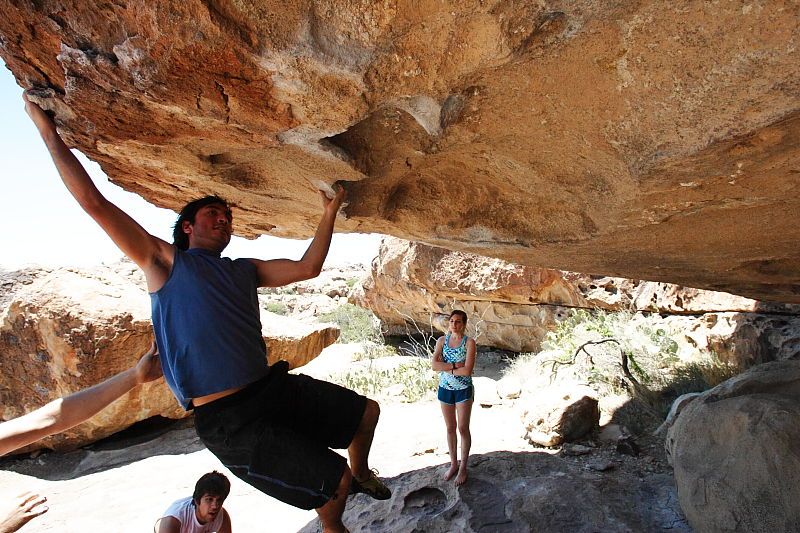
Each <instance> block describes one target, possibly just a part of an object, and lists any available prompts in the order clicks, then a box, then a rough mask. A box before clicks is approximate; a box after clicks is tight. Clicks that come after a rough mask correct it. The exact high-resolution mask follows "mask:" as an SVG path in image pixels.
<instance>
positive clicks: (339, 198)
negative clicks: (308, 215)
mask: <svg viewBox="0 0 800 533" xmlns="http://www.w3.org/2000/svg"><path fill="white" fill-rule="evenodd" d="M333 190H334V191H336V195H335V196H334V197H333V198H328V195H327V194H326V193H325V191H322V190H320V191H319V195H320V197H321V198H322V208H323V209H324V210H325V212H326V213H330V212H331V211H333V213H334V214H336V213H337V212H338V211H339V208H340V207H341V206H342V202H344V199H345V198H346V197H347V191H345V190H344V187H342V186H341V185H337V184H334V185H333Z"/></svg>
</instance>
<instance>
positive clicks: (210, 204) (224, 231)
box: [172, 196, 233, 252]
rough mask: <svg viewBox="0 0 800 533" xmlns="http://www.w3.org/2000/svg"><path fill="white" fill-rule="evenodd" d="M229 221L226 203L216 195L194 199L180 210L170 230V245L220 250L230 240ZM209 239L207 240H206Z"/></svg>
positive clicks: (228, 209) (231, 217) (231, 220)
mask: <svg viewBox="0 0 800 533" xmlns="http://www.w3.org/2000/svg"><path fill="white" fill-rule="evenodd" d="M198 219H201V220H198ZM232 222H233V215H232V214H231V209H230V207H229V206H228V202H226V201H225V200H223V199H222V198H220V197H219V196H205V197H203V198H198V199H197V200H193V201H191V202H189V203H188V204H186V205H185V206H184V207H183V209H181V213H180V215H179V216H178V220H177V221H176V222H175V227H174V228H173V229H172V239H173V244H175V246H177V247H178V249H180V250H188V249H189V248H190V247H192V245H199V246H200V247H203V248H205V247H211V248H214V249H217V248H219V249H218V250H217V251H220V252H221V251H222V250H223V249H224V248H225V246H227V245H228V242H230V235H231V224H232ZM214 232H217V233H216V234H214ZM226 235H227V237H226ZM209 239H210V241H211V242H208V241H209ZM220 246H221V247H220Z"/></svg>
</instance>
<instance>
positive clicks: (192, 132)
mask: <svg viewBox="0 0 800 533" xmlns="http://www.w3.org/2000/svg"><path fill="white" fill-rule="evenodd" d="M0 9H1V10H2V13H3V17H2V18H0V56H2V58H3V60H4V61H5V63H6V65H8V68H9V69H10V70H11V71H12V72H13V73H14V75H15V76H16V78H17V80H18V82H19V83H20V85H22V86H24V87H26V88H35V89H36V91H35V93H34V98H35V99H36V101H38V102H40V103H41V104H42V105H43V106H44V107H46V108H47V109H50V110H52V111H54V112H55V114H56V117H57V120H58V122H59V124H60V126H61V130H62V131H63V133H64V135H65V136H66V138H67V139H68V141H69V142H70V144H72V145H73V146H75V147H77V148H79V149H80V150H82V151H83V152H84V153H86V154H87V155H88V156H89V157H90V158H91V159H93V160H96V161H98V162H99V163H100V165H101V166H102V168H103V170H104V171H105V172H106V173H107V174H108V175H109V176H110V177H111V179H112V180H113V181H115V182H116V183H119V184H120V185H121V186H123V187H124V188H126V189H128V190H130V191H133V192H135V193H138V194H141V195H142V196H144V197H145V198H146V199H148V200H149V201H151V202H153V203H155V204H157V205H159V206H162V207H169V208H172V209H175V208H177V207H179V206H180V205H181V204H182V203H184V202H185V201H186V200H187V199H189V198H191V197H193V196H198V195H199V194H205V193H208V192H215V193H219V194H222V195H224V196H227V197H229V198H230V199H231V200H232V202H233V203H234V205H235V206H236V208H235V209H234V212H235V218H236V220H237V232H238V233H239V234H242V235H247V236H253V235H257V234H262V233H271V234H274V235H278V236H293V237H301V236H302V237H306V236H309V235H311V234H312V233H313V230H314V227H315V225H316V221H317V220H318V217H319V205H318V199H317V197H316V193H315V191H314V189H315V188H317V187H327V185H328V184H330V183H331V182H332V181H333V180H335V179H342V180H345V181H346V182H348V185H347V189H348V191H349V206H348V207H347V208H346V209H345V213H346V217H347V220H342V221H340V223H339V225H338V229H339V230H342V231H360V232H378V233H385V234H391V235H396V236H399V237H404V238H407V239H411V240H415V241H426V242H428V243H430V244H434V245H438V246H445V247H449V248H452V249H459V250H463V251H469V252H473V253H477V254H480V255H484V256H494V257H501V258H503V259H505V260H508V261H512V262H515V263H519V264H529V265H538V266H546V267H549V268H559V269H569V270H572V271H578V272H594V273H602V274H606V275H613V276H624V277H627V278H631V279H649V280H658V281H668V282H673V283H679V284H681V285H686V286H693V287H704V288H709V289H713V290H724V291H728V292H733V293H737V294H745V295H748V296H750V297H753V298H758V299H762V300H766V299H770V300H777V301H792V302H795V303H800V290H799V287H800V278H799V277H798V271H797V264H798V263H800V250H798V247H797V246H796V243H797V242H798V241H800V228H798V225H797V224H796V223H795V218H796V213H798V212H800V195H798V194H797V192H798V191H797V177H796V169H797V162H798V158H800V148H798V147H800V142H798V139H800V99H799V98H798V91H797V86H796V80H797V79H798V74H800V67H798V65H800V48H798V47H796V46H787V43H792V42H793V41H795V40H797V39H798V35H799V32H800V26H798V24H797V19H798V16H799V13H798V9H800V8H798V6H797V5H796V4H794V3H791V2H782V1H776V2H767V3H762V4H746V5H742V4H739V3H727V2H718V3H709V2H702V1H699V0H697V1H692V2H689V3H686V4H683V3H681V4H680V5H678V4H672V3H664V2H657V1H655V0H645V1H642V2H637V3H635V4H631V3H626V2H623V3H616V4H608V3H607V2H597V1H595V2H570V1H566V2H511V1H506V0H495V1H490V2H471V3H461V4H458V5H456V4H452V3H440V2H433V1H430V0H424V1H422V2H404V1H398V2H389V3H376V2H364V1H344V0H305V1H298V2H292V3H291V4H287V3H286V2H276V1H274V0H262V1H260V2H247V3H236V2H214V3H208V2H202V1H199V0H188V1H186V0H181V1H177V0H173V1H170V2H159V3H153V4H147V3H146V4H141V3H115V4H110V5H108V6H105V7H104V8H103V9H98V8H97V6H96V5H95V3H93V2H71V3H69V4H68V6H66V7H65V5H64V4H63V2H56V1H52V0H48V1H41V2H25V1H15V0H3V2H2V3H0ZM766 29H768V31H767V30H766ZM22 201H25V199H22ZM29 201H33V200H32V199H30V200H29Z"/></svg>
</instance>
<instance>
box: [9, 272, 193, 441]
mask: <svg viewBox="0 0 800 533" xmlns="http://www.w3.org/2000/svg"><path fill="white" fill-rule="evenodd" d="M26 278H27V279H26ZM26 281H27V283H26ZM2 283H3V297H2V299H3V302H2V303H3V305H2V307H0V354H2V356H1V358H0V365H2V366H1V367H0V368H1V371H0V404H2V406H3V410H2V413H1V415H2V417H1V418H2V420H9V419H11V418H16V417H18V416H20V415H23V414H25V413H26V412H29V411H32V410H33V409H36V408H38V407H40V406H42V405H44V404H46V403H48V402H49V401H51V400H54V399H56V398H59V397H61V396H65V395H67V394H69V393H72V392H75V391H78V390H80V389H84V388H86V387H89V386H91V385H94V384H96V383H99V382H100V381H103V380H104V379H106V378H108V377H110V376H112V375H114V374H116V373H117V372H121V371H122V370H124V369H126V368H129V367H130V366H132V365H133V364H134V363H135V362H136V361H137V360H138V358H139V356H140V355H142V354H143V353H144V352H145V351H147V348H148V346H149V345H150V342H151V339H152V333H151V326H150V308H149V300H148V297H147V293H146V292H145V291H144V290H142V289H141V288H140V287H139V286H137V285H135V284H134V283H131V282H130V280H129V279H126V276H124V275H123V274H122V273H120V272H114V271H112V270H109V269H107V270H104V271H96V272H91V273H90V272H88V271H81V270H75V269H58V270H53V271H34V272H27V273H24V274H22V275H21V276H19V277H17V276H15V273H10V274H7V275H5V276H3V280H2ZM186 414H187V413H185V412H184V411H183V409H182V408H181V407H180V406H179V405H178V404H177V402H176V401H175V398H174V397H173V396H172V393H171V392H170V391H169V389H168V387H167V386H166V384H165V383H164V380H163V379H162V380H158V381H155V382H153V383H148V384H145V385H142V386H140V387H137V388H136V389H134V390H133V391H131V392H130V393H128V394H126V395H125V396H123V397H122V398H121V399H119V400H117V401H116V402H114V403H113V404H111V405H110V406H108V407H107V408H106V409H104V410H103V411H101V412H100V413H98V414H97V415H96V416H94V417H92V418H91V419H89V420H88V421H86V422H84V423H82V424H80V425H78V426H76V427H74V428H72V429H70V430H68V431H65V432H64V433H61V434H58V435H53V436H51V437H48V438H45V439H42V440H41V441H39V442H37V443H34V444H32V445H31V446H30V447H28V449H37V448H52V449H56V450H68V449H72V448H75V447H77V446H81V445H84V444H87V443H90V442H93V441H95V440H99V439H101V438H104V437H107V436H109V435H111V434H113V433H115V432H117V431H120V430H122V429H125V428H126V427H128V426H130V425H131V424H133V423H134V422H138V421H140V420H144V419H146V418H149V417H151V416H155V415H161V416H164V417H168V418H180V417H183V416H186Z"/></svg>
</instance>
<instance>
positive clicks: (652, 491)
mask: <svg viewBox="0 0 800 533" xmlns="http://www.w3.org/2000/svg"><path fill="white" fill-rule="evenodd" d="M442 472H443V470H442V467H429V468H425V469H422V470H418V471H415V472H407V473H405V474H401V475H400V476H397V477H395V478H391V479H389V480H388V485H389V487H391V489H392V498H391V499H390V500H388V501H385V502H380V501H375V500H370V499H369V498H368V497H366V496H363V495H362V496H357V497H354V498H352V499H351V500H350V501H349V502H348V504H347V507H346V508H345V514H344V518H343V521H344V523H345V525H346V526H347V528H348V529H349V530H350V531H352V532H353V533H356V532H368V531H393V532H394V531H396V532H398V533H400V532H411V531H430V532H434V533H437V532H441V533H445V532H449V531H463V532H465V533H469V532H478V531H508V532H548V533H549V532H554V531H559V532H560V531H565V532H566V531H570V532H585V533H589V532H592V531H664V530H667V529H668V530H670V531H675V532H688V531H690V529H689V528H688V526H687V525H686V523H685V522H684V521H683V518H682V515H681V511H680V509H679V508H678V505H677V502H676V498H675V493H674V491H675V489H674V487H672V486H671V481H670V479H669V477H668V476H665V475H658V476H652V478H651V479H650V480H649V483H647V484H645V483H644V482H643V480H641V479H639V478H638V477H636V476H632V475H623V474H621V473H617V474H615V475H606V474H603V473H597V472H591V471H589V470H587V469H583V468H579V467H577V466H575V465H574V464H571V463H568V462H567V461H564V460H563V459H560V458H558V457H552V456H549V455H547V454H543V453H510V452H494V453H489V454H485V455H480V456H473V457H472V458H471V459H470V478H469V480H468V482H467V483H466V484H465V485H463V486H462V487H460V488H456V487H454V486H453V484H452V483H446V482H442V481H441V477H442ZM318 527H319V523H318V522H317V521H316V520H315V521H314V522H311V523H310V524H308V525H307V526H306V527H305V528H303V529H301V532H303V533H311V532H314V531H318Z"/></svg>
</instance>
